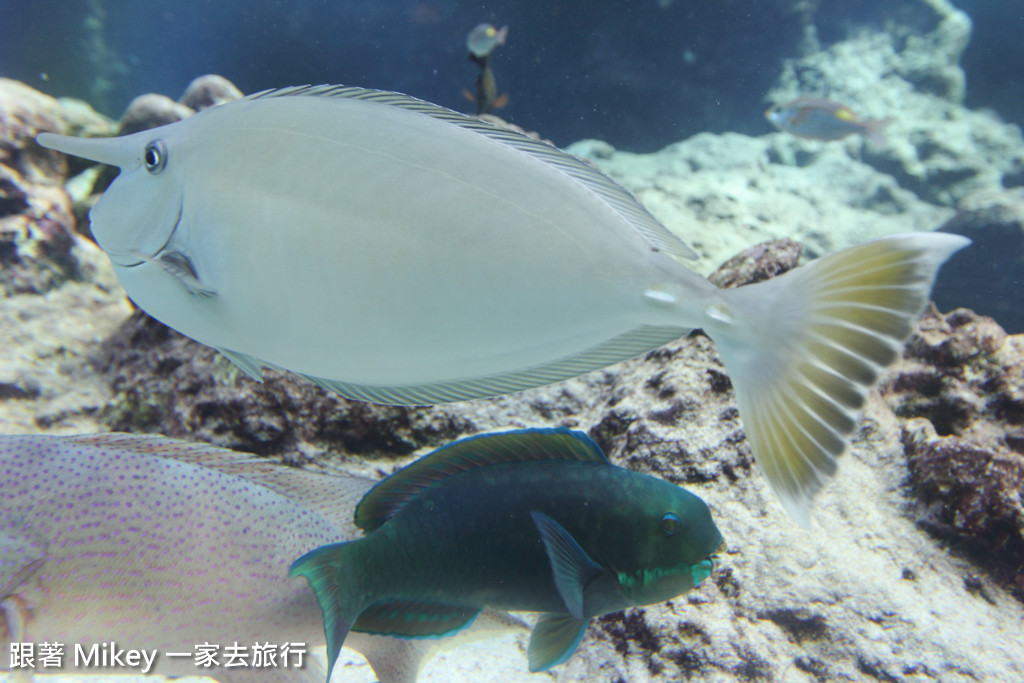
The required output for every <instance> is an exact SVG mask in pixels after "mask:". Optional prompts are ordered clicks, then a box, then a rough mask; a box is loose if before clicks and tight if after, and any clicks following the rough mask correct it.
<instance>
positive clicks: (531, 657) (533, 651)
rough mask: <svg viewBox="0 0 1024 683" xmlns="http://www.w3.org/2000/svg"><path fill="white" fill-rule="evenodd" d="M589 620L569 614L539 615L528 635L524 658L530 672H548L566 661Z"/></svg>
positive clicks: (578, 641)
mask: <svg viewBox="0 0 1024 683" xmlns="http://www.w3.org/2000/svg"><path fill="white" fill-rule="evenodd" d="M588 623H590V620H589V619H576V618H573V617H572V616H570V615H568V614H542V615H540V618H539V619H537V624H536V625H535V626H534V627H533V632H532V633H531V634H530V645H529V647H527V650H526V656H527V659H528V661H529V663H530V673H536V672H537V671H547V670H548V669H550V668H551V667H553V666H557V665H559V664H561V663H562V662H564V661H565V660H567V659H569V657H571V656H572V653H573V652H575V651H576V648H577V647H579V644H580V641H581V640H583V634H584V633H585V632H586V630H587V624H588Z"/></svg>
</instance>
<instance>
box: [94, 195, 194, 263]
mask: <svg viewBox="0 0 1024 683" xmlns="http://www.w3.org/2000/svg"><path fill="white" fill-rule="evenodd" d="M181 214H182V206H181V204H179V205H178V215H177V216H175V218H174V226H173V227H172V228H171V231H170V233H168V235H167V239H166V240H164V243H163V244H162V245H160V247H159V248H158V249H156V250H154V251H153V253H152V254H147V253H145V252H143V251H141V250H137V249H131V250H128V251H123V252H118V253H111V252H108V253H107V256H108V257H109V258H110V260H111V262H113V263H114V264H115V265H118V266H121V267H122V268H135V267H136V266H141V265H142V264H143V263H153V262H154V261H156V260H159V258H160V255H161V254H163V253H167V252H169V251H172V250H171V249H170V248H169V245H170V244H171V241H172V240H173V239H174V237H175V235H176V234H177V233H178V226H179V225H181Z"/></svg>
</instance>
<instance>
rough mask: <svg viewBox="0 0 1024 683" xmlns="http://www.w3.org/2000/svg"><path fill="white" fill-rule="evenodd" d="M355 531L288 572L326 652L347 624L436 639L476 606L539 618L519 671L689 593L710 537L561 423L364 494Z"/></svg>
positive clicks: (495, 441) (464, 450)
mask: <svg viewBox="0 0 1024 683" xmlns="http://www.w3.org/2000/svg"><path fill="white" fill-rule="evenodd" d="M356 523H357V524H359V525H360V526H362V527H363V528H364V529H366V530H367V531H369V533H368V535H367V536H366V537H364V538H362V539H359V540H357V541H354V542H351V543H346V544H338V545H332V546H327V547H325V548H320V549H317V550H315V551H313V552H311V553H309V554H307V555H306V556H304V557H302V558H300V559H299V560H297V561H296V562H295V564H294V565H293V570H292V571H293V574H301V575H304V576H306V577H307V578H308V579H309V581H310V584H311V585H312V586H313V588H314V591H315V592H316V593H317V596H318V598H319V600H320V603H321V607H322V608H323V610H324V614H325V630H326V631H327V635H328V643H329V645H328V655H329V657H330V656H331V655H332V653H333V652H334V651H336V648H337V647H340V645H341V643H342V642H343V641H344V638H345V635H346V633H347V631H348V629H349V628H351V629H353V630H356V631H368V632H371V633H377V634H385V635H394V636H404V637H423V636H440V635H445V634H447V633H451V632H453V631H456V630H458V629H459V628H461V627H463V626H465V625H466V624H468V623H469V622H471V621H472V619H473V617H474V616H475V614H476V613H477V612H478V611H479V610H480V609H482V608H484V607H490V608H498V609H509V610H524V611H534V612H541V613H543V616H542V618H541V620H540V622H539V624H538V627H536V628H535V629H534V634H533V636H532V638H531V644H530V653H529V656H530V668H531V670H542V669H546V668H549V667H551V666H554V665H555V664H557V663H559V662H561V661H564V659H566V658H567V657H568V656H570V655H571V654H572V652H573V651H574V650H575V648H576V645H577V644H578V642H579V639H580V638H581V637H582V634H583V632H584V630H585V629H586V625H587V622H588V621H589V619H590V618H591V617H594V616H598V615H601V614H606V613H608V612H613V611H616V610H621V609H624V608H627V607H630V606H634V605H644V604H650V603H653V602H659V601H663V600H667V599H669V598H671V597H674V596H676V595H679V594H681V593H683V592H686V591H687V590H689V589H691V588H693V587H694V586H695V585H697V584H698V583H699V582H700V581H701V580H703V579H704V578H706V577H707V576H708V574H710V571H711V560H710V556H711V554H712V553H713V552H714V551H715V550H717V549H718V547H719V546H720V545H721V543H722V537H721V534H720V533H719V531H718V529H717V527H716V526H715V524H714V522H713V521H712V519H711V514H710V512H709V510H708V508H707V506H706V505H705V504H704V503H703V501H701V500H700V499H699V498H697V497H696V496H694V495H693V494H691V493H689V492H687V491H685V490H683V489H681V488H680V487H678V486H675V485H673V484H670V483H668V482H665V481H662V480H660V479H657V478H655V477H651V476H649V475H644V474H638V473H634V472H630V471H628V470H625V469H622V468H619V467H614V466H612V465H610V464H609V463H608V462H607V461H606V460H605V459H604V456H603V454H601V452H600V450H599V449H598V448H597V446H596V445H595V444H594V443H593V442H592V441H590V440H589V439H588V438H587V437H586V436H584V435H582V434H580V433H578V432H570V431H568V430H564V429H560V430H524V431H518V432H507V433H503V434H495V435H490V436H485V437H476V438H471V439H465V440H462V441H459V442H455V443H454V444H452V445H450V446H447V447H445V448H443V449H440V450H438V451H436V452H434V453H432V454H431V455H428V456H427V457H426V458H424V459H422V460H420V461H418V462H417V463H415V464H414V465H413V466H411V467H410V468H407V469H406V470H403V471H400V472H398V473H396V474H395V475H392V477H391V478H389V479H386V480H385V481H384V482H382V484H380V485H378V487H376V488H375V489H373V490H372V491H371V492H370V493H368V494H367V496H366V498H364V500H363V501H362V502H361V503H360V505H359V507H358V508H357V511H356ZM338 610H340V613H339V612H338ZM332 661H333V660H332Z"/></svg>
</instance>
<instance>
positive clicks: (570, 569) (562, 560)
mask: <svg viewBox="0 0 1024 683" xmlns="http://www.w3.org/2000/svg"><path fill="white" fill-rule="evenodd" d="M530 517H532V518H533V523H534V524H536V525H537V530H538V531H539V532H540V537H541V539H542V540H543V541H544V549H545V550H546V551H547V554H548V560H549V561H550V562H551V572H552V574H554V578H555V587H557V588H558V594H559V595H560V596H562V601H563V602H565V607H566V609H568V610H569V614H571V615H572V617H573V619H576V620H579V619H582V618H583V590H584V589H585V588H586V587H587V584H588V583H590V582H591V581H593V580H594V579H595V578H597V576H598V575H599V574H600V573H601V567H600V566H599V565H598V564H597V563H596V562H594V561H593V560H592V559H590V556H589V555H587V553H586V551H585V550H583V548H581V547H580V544H579V543H577V542H576V539H575V538H573V537H572V534H570V533H569V532H568V531H566V530H565V529H564V528H563V527H562V525H561V524H559V523H558V522H556V521H555V520H553V519H551V518H550V517H548V516H547V515H545V514H544V513H543V512H531V513H530ZM552 666H553V665H552Z"/></svg>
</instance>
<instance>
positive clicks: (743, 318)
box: [705, 233, 970, 526]
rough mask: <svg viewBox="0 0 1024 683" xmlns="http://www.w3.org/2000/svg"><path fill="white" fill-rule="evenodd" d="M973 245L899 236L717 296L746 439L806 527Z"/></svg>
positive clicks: (715, 308)
mask: <svg viewBox="0 0 1024 683" xmlns="http://www.w3.org/2000/svg"><path fill="white" fill-rule="evenodd" d="M969 243H970V240H968V239H966V238H964V237H960V236H957V235H948V234H942V233H911V234H904V235H894V236H892V237H886V238H883V239H879V240H875V241H872V242H866V243H864V244H859V245H856V246H854V247H850V248H848V249H844V250H842V251H839V252H837V253H834V254H829V255H828V256H824V257H822V258H819V259H817V260H816V261H813V262H811V263H809V264H808V265H806V266H804V267H802V268H797V269H795V270H792V271H789V272H788V273H784V274H783V275H780V276H779V277H777V278H774V279H772V280H768V281H766V282H761V283H758V284H754V285H748V286H746V287H740V288H737V289H735V290H727V291H723V292H721V296H722V301H723V303H722V304H721V305H720V304H713V305H712V306H710V307H709V308H708V310H707V311H706V312H705V316H706V321H707V324H706V325H705V331H706V332H707V333H708V335H709V336H710V337H711V338H712V340H714V342H715V346H716V348H717V349H718V351H719V353H720V354H721V356H722V359H723V361H724V362H725V366H726V369H727V370H728V371H729V376H730V378H731V379H732V382H733V386H734V388H735V390H736V402H737V403H738V404H739V410H740V418H741V419H742V421H743V427H744V430H745V431H746V435H747V441H748V442H749V443H750V448H751V451H753V454H754V457H755V459H756V460H757V463H758V465H759V466H760V468H761V471H762V472H764V475H765V477H766V478H767V480H768V483H769V485H770V487H771V489H772V491H773V492H774V493H775V495H776V497H777V498H778V499H779V501H780V502H781V503H782V505H783V507H785V508H786V510H787V511H788V512H789V514H790V515H792V516H793V518H794V519H796V520H797V522H799V523H800V524H801V525H803V526H807V525H808V521H809V520H808V508H809V507H810V502H811V498H812V496H813V495H814V494H815V493H816V492H817V491H818V490H819V489H820V488H821V487H822V486H823V485H824V484H825V482H826V481H827V480H828V478H829V477H830V476H832V475H833V474H834V473H835V471H836V468H837V460H836V459H837V458H838V457H839V455H840V454H842V452H843V450H844V449H845V448H846V445H847V442H848V440H849V437H850V435H851V434H852V433H853V431H854V430H855V429H856V427H857V419H858V415H857V413H858V411H859V410H860V408H861V407H862V406H863V405H864V402H865V400H866V397H867V393H868V391H869V390H870V389H871V387H872V386H873V385H874V384H875V382H876V381H877V380H878V378H879V376H880V375H881V373H882V371H883V370H884V369H885V368H886V367H887V366H888V365H890V364H891V363H892V362H894V361H895V360H896V359H897V358H898V357H899V355H900V349H901V347H902V344H903V343H904V342H905V341H906V339H907V338H908V337H909V336H910V333H911V332H912V331H913V329H914V324H915V323H916V322H917V319H918V317H919V316H920V315H921V312H922V311H923V310H924V307H925V305H926V304H927V302H928V298H929V292H930V291H931V286H932V283H933V282H934V280H935V274H936V272H937V271H938V269H939V266H940V265H942V263H943V262H944V261H945V260H946V259H947V258H949V256H950V255H952V254H953V252H955V251H957V250H959V249H962V248H964V247H965V246H967V245H968V244H969Z"/></svg>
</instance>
